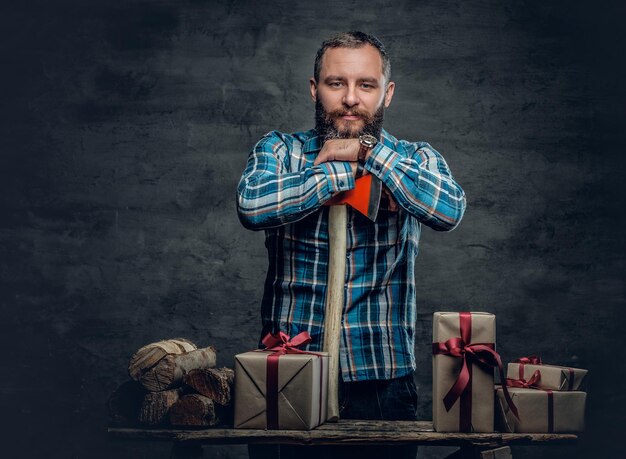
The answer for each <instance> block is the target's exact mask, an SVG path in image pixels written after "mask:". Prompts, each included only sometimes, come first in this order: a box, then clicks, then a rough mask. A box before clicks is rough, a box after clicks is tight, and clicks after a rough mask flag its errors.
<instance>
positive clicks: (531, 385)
mask: <svg viewBox="0 0 626 459" xmlns="http://www.w3.org/2000/svg"><path fill="white" fill-rule="evenodd" d="M540 379H541V372H540V371H539V370H535V372H534V373H533V375H532V376H531V377H530V379H529V380H528V381H527V380H525V379H524V378H523V377H520V378H519V379H512V378H506V385H507V386H509V387H522V388H524V389H538V387H537V383H538V382H539V380H540Z"/></svg>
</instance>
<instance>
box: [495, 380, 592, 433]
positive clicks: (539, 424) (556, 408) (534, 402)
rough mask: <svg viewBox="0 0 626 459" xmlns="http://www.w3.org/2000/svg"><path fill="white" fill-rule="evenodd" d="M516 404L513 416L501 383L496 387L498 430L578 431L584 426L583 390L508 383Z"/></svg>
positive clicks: (584, 398) (584, 397)
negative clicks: (516, 413)
mask: <svg viewBox="0 0 626 459" xmlns="http://www.w3.org/2000/svg"><path fill="white" fill-rule="evenodd" d="M508 390H509V393H510V395H511V398H512V399H513V401H514V402H515V406H517V410H518V414H519V419H518V418H516V417H515V416H514V415H513V413H511V410H510V409H509V407H508V405H507V403H506V402H505V400H504V393H503V390H502V387H498V388H497V389H496V410H497V414H498V416H497V421H498V430H500V431H502V432H518V433H553V432H561V433H565V432H582V431H583V430H584V429H585V404H586V401H587V394H586V393H585V392H581V391H566V392H557V391H551V390H540V389H525V388H517V387H509V389H508Z"/></svg>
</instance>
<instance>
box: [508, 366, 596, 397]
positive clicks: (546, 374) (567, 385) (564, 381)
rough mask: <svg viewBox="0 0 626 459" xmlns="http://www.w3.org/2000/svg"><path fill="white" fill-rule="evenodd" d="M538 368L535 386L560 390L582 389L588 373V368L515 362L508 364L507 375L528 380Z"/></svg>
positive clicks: (510, 377)
mask: <svg viewBox="0 0 626 459" xmlns="http://www.w3.org/2000/svg"><path fill="white" fill-rule="evenodd" d="M520 360H521V359H520ZM537 370H539V373H540V376H539V378H538V380H537V382H536V383H535V384H534V387H537V388H539V389H550V390H558V391H575V390H581V388H582V387H583V382H584V380H585V376H586V375H587V370H583V369H582V368H569V367H561V366H557V365H543V364H529V363H523V362H513V363H509V365H508V366H507V370H506V377H507V378H509V379H518V380H525V381H528V380H529V379H530V378H532V376H533V374H535V371H537Z"/></svg>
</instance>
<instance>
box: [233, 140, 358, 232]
mask: <svg viewBox="0 0 626 459" xmlns="http://www.w3.org/2000/svg"><path fill="white" fill-rule="evenodd" d="M301 147H302V145H301V143H300V142H299V141H298V140H297V139H295V138H293V137H291V136H287V135H284V134H281V133H278V132H276V131H273V132H270V133H268V134H266V135H265V136H264V137H263V138H261V140H260V141H259V142H258V143H257V144H256V145H255V147H254V148H253V150H252V152H251V153H250V155H249V157H248V163H247V166H246V169H245V170H244V172H243V175H242V177H241V180H240V181H239V185H238V186H237V212H238V215H239V219H240V220H241V223H242V224H243V225H244V226H245V227H246V228H248V229H253V230H261V229H267V228H272V227H277V226H281V225H284V224H286V223H293V222H296V221H298V220H301V219H302V218H304V217H306V216H307V215H309V214H311V213H313V212H315V211H316V210H317V209H319V207H320V206H322V205H323V204H324V203H325V202H326V201H328V200H329V199H330V198H331V197H332V196H333V195H334V194H335V193H337V192H340V191H345V190H350V189H352V188H354V176H353V173H352V168H351V167H350V164H349V163H348V162H344V161H333V162H327V163H323V164H320V165H318V166H311V167H306V168H304V169H302V170H297V169H298V168H297V167H296V168H295V169H296V170H295V171H293V172H291V171H290V170H289V165H290V164H292V162H293V161H294V158H295V157H298V156H299V157H301V156H302V155H301V154H300V153H301ZM296 150H297V151H296ZM294 152H295V153H297V154H295V155H294Z"/></svg>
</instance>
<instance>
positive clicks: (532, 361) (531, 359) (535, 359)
mask: <svg viewBox="0 0 626 459" xmlns="http://www.w3.org/2000/svg"><path fill="white" fill-rule="evenodd" d="M515 363H519V379H524V365H542V363H541V357H539V356H537V355H530V356H528V357H520V358H519V359H517V360H516V361H515Z"/></svg>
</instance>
